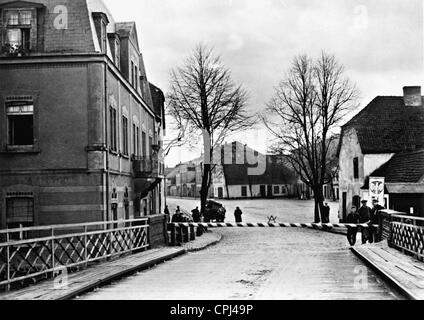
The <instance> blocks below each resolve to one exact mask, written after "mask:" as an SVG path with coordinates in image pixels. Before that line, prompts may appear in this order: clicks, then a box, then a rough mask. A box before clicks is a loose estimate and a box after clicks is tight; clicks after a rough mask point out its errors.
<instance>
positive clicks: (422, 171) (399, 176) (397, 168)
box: [363, 149, 424, 189]
mask: <svg viewBox="0 0 424 320" xmlns="http://www.w3.org/2000/svg"><path fill="white" fill-rule="evenodd" d="M370 177H384V178H385V183H386V184H411V183H412V184H416V183H420V182H424V181H423V179H424V149H420V150H417V151H411V152H401V153H398V154H396V155H394V156H393V157H392V159H390V160H389V161H388V162H386V163H385V164H384V165H382V166H381V167H380V168H378V169H377V170H375V171H374V172H373V173H371V174H370ZM368 185H369V178H367V179H366V181H365V185H364V187H363V189H368Z"/></svg>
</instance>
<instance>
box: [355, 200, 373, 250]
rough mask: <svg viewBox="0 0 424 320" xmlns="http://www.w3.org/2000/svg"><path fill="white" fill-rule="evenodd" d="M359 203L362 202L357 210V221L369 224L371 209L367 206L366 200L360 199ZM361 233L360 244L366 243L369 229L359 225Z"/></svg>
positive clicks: (368, 237)
mask: <svg viewBox="0 0 424 320" xmlns="http://www.w3.org/2000/svg"><path fill="white" fill-rule="evenodd" d="M361 203H362V206H361V207H360V208H359V210H358V214H359V223H360V224H369V223H370V222H371V220H370V219H371V217H370V212H371V209H370V208H369V207H368V206H367V203H368V201H367V200H362V201H361ZM361 233H362V244H366V243H367V241H368V240H369V239H370V230H369V228H364V227H361Z"/></svg>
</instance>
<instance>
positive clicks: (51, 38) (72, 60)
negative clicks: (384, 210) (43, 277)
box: [0, 0, 165, 228]
mask: <svg viewBox="0 0 424 320" xmlns="http://www.w3.org/2000/svg"><path fill="white" fill-rule="evenodd" d="M0 48H1V51H0V228H7V227H8V228H11V227H18V226H34V225H49V224H65V223H80V222H92V221H110V220H118V219H131V218H137V217H141V216H149V215H154V214H157V213H160V212H161V211H162V206H163V204H164V189H163V188H164V184H163V170H164V166H163V158H162V139H163V134H164V129H165V123H164V121H165V119H164V111H163V105H164V96H163V93H162V92H161V90H160V89H159V88H157V87H155V86H154V85H152V84H150V83H149V82H148V80H147V76H146V71H145V66H144V63H143V57H142V52H141V50H140V47H139V42H138V35H137V30H136V25H135V23H133V22H123V23H120V22H115V21H114V20H113V17H112V15H111V14H110V12H109V11H108V10H107V8H106V7H105V6H104V5H103V3H102V2H101V1H94V0H68V1H65V0H60V1H59V0H33V1H31V2H27V1H12V2H11V1H8V0H0Z"/></svg>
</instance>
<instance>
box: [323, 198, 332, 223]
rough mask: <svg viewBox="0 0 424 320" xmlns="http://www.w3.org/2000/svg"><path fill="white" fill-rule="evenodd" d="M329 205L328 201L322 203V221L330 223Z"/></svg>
mask: <svg viewBox="0 0 424 320" xmlns="http://www.w3.org/2000/svg"><path fill="white" fill-rule="evenodd" d="M330 210H331V209H330V206H329V205H328V203H326V204H325V205H324V212H323V221H322V223H330Z"/></svg>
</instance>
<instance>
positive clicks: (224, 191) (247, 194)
mask: <svg viewBox="0 0 424 320" xmlns="http://www.w3.org/2000/svg"><path fill="white" fill-rule="evenodd" d="M218 150H219V151H217V152H215V156H214V159H220V160H219V161H218V162H217V164H216V166H215V169H214V172H213V175H212V184H211V188H210V195H209V196H210V197H214V198H218V199H242V198H275V197H299V198H300V197H301V196H302V195H303V196H304V197H305V198H306V197H310V195H311V193H310V190H309V188H307V187H306V186H305V185H304V184H302V183H301V182H299V180H298V177H297V176H296V175H295V174H294V172H293V171H292V170H290V169H289V166H288V165H287V164H286V163H285V162H284V159H283V158H280V157H278V156H262V155H261V156H262V157H263V158H264V159H266V166H265V167H264V169H265V170H264V172H263V173H261V174H260V175H249V174H248V168H249V167H255V165H253V166H249V165H247V164H246V163H247V161H245V159H242V161H238V160H236V158H237V155H236V153H235V150H244V152H251V154H254V153H255V152H256V151H254V150H252V149H250V148H249V147H247V146H245V145H243V144H241V143H239V142H233V143H232V144H226V145H224V146H222V148H219V149H218ZM224 150H232V151H233V155H232V156H231V157H230V159H232V161H230V162H232V164H226V163H228V159H227V161H224V156H223V155H224V153H223V152H224ZM220 153H221V154H220ZM256 155H257V156H260V154H259V153H258V152H256ZM239 156H240V155H239ZM242 156H243V153H242ZM226 157H228V155H227V156H226ZM239 160H240V159H239ZM238 163H239V164H238ZM201 180H202V158H199V159H195V160H193V161H190V162H187V163H181V164H179V165H177V166H176V167H175V168H174V169H173V170H172V171H170V172H169V174H168V175H167V181H168V184H167V195H168V196H176V197H193V198H198V197H199V192H200V189H201Z"/></svg>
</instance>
